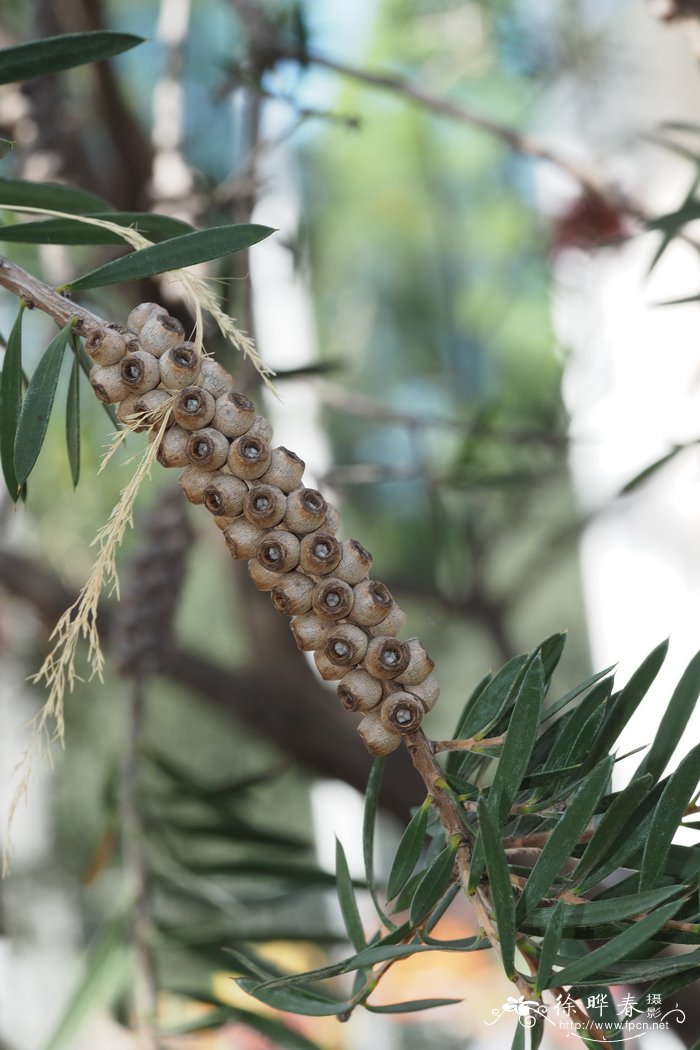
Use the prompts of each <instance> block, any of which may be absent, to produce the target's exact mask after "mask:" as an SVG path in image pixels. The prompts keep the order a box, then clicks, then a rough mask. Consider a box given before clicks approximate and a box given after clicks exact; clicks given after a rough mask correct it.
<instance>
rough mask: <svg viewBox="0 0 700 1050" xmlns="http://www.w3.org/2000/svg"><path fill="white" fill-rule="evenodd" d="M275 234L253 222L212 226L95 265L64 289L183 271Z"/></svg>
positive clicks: (102, 284) (269, 228)
mask: <svg viewBox="0 0 700 1050" xmlns="http://www.w3.org/2000/svg"><path fill="white" fill-rule="evenodd" d="M274 232H275V231H274V230H273V229H272V228H271V227H269V226H260V225H257V224H255V223H240V224H238V225H236V226H213V227H212V228H211V229H209V230H196V231H195V232H194V233H185V234H183V235H182V236H181V237H172V238H170V240H168V241H164V242H163V243H162V244H154V245H153V246H152V247H150V248H140V249H139V250H138V251H135V252H131V254H130V255H125V256H124V257H123V258H122V259H114V260H113V261H112V262H108V263H105V265H104V266H98V268H97V269H96V270H91V271H90V273H86V274H85V275H84V276H83V277H78V278H77V280H75V281H71V282H70V284H67V285H65V287H66V288H101V287H103V286H104V285H107V284H120V283H121V282H123V281H136V280H141V278H143V277H152V276H153V275H154V274H157V273H167V272H168V271H170V270H178V269H183V268H184V267H187V266H194V265H195V264H196V263H202V262H208V261H209V260H210V259H220V258H221V257H222V256H224V255H231V254H232V253H233V252H240V251H243V249H244V248H249V247H250V246H251V245H252V244H257V243H258V241H262V240H264V238H265V237H269V236H270V234H271V233H274Z"/></svg>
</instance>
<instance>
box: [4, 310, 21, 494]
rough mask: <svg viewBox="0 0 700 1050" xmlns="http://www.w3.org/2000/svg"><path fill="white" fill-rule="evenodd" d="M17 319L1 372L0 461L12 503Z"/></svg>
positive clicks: (18, 396) (17, 382)
mask: <svg viewBox="0 0 700 1050" xmlns="http://www.w3.org/2000/svg"><path fill="white" fill-rule="evenodd" d="M23 312H24V307H23V306H22V305H20V308H19V313H18V314H17V319H16V320H15V323H14V325H13V326H12V331H11V332H10V335H9V337H8V340H7V346H6V347H5V356H4V358H3V363H2V374H1V375H0V460H1V461H2V472H3V475H4V477H5V483H6V484H7V490H8V492H9V493H10V498H11V499H12V501H13V503H16V502H17V500H18V498H19V493H20V488H21V486H20V484H19V482H18V480H17V474H16V471H15V435H16V433H17V423H18V420H19V416H20V410H21V407H22V314H23Z"/></svg>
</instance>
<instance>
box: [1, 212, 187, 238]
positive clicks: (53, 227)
mask: <svg viewBox="0 0 700 1050" xmlns="http://www.w3.org/2000/svg"><path fill="white" fill-rule="evenodd" d="M90 218H91V219H103V220H104V221H105V222H112V223H114V224H115V225H117V226H131V227H134V228H135V229H137V230H138V232H139V233H141V234H143V236H144V237H147V238H148V239H149V241H155V242H158V241H165V240H168V239H169V238H171V237H179V236H181V235H182V234H184V233H188V232H191V231H192V227H191V226H190V224H189V223H187V222H183V221H182V220H181V219H174V218H172V217H171V216H170V215H153V214H151V213H149V212H138V211H134V212H119V211H117V212H91V213H90ZM0 241H5V242H7V243H9V242H13V243H16V244H75V245H78V244H118V245H122V246H123V245H124V238H123V237H120V236H119V234H118V233H112V231H111V230H105V229H103V228H102V227H101V226H93V225H92V224H91V223H85V222H80V221H79V220H78V219H44V220H42V221H41V222H21V223H16V224H13V225H11V226H0Z"/></svg>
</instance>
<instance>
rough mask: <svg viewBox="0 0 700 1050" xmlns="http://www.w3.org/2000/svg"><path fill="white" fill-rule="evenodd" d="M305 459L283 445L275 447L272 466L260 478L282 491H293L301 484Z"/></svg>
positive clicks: (266, 483)
mask: <svg viewBox="0 0 700 1050" xmlns="http://www.w3.org/2000/svg"><path fill="white" fill-rule="evenodd" d="M303 475H304V461H303V459H299V457H298V456H297V455H296V454H295V453H294V452H290V451H289V449H288V448H284V447H283V446H282V445H280V446H279V448H273V450H272V458H271V460H270V466H269V467H268V469H267V471H266V472H265V473H264V474H263V476H262V477H261V478H260V480H261V481H262V482H263V484H265V485H276V486H277V488H278V489H282V492H287V493H289V492H291V491H292V490H293V489H295V488H297V487H298V486H299V485H300V484H301V479H302V477H303Z"/></svg>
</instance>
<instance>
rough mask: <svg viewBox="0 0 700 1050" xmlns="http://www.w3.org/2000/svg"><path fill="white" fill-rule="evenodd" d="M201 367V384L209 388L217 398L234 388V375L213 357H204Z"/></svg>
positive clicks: (206, 388)
mask: <svg viewBox="0 0 700 1050" xmlns="http://www.w3.org/2000/svg"><path fill="white" fill-rule="evenodd" d="M201 369H202V374H201V376H200V379H199V384H200V386H203V387H204V389H205V390H208V391H209V393H210V394H211V396H212V397H213V398H214V399H215V400H216V399H218V398H220V397H221V396H222V395H223V394H227V393H228V392H229V390H233V376H232V375H231V373H230V372H227V371H226V369H225V368H224V367H223V365H220V364H219V362H218V361H215V360H214V358H213V357H203V358H202V360H201Z"/></svg>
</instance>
